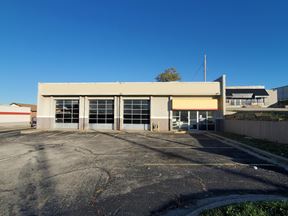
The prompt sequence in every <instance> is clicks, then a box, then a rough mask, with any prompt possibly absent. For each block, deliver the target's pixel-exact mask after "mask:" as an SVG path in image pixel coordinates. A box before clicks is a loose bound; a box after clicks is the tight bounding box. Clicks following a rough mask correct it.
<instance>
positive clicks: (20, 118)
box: [0, 105, 31, 126]
mask: <svg viewBox="0 0 288 216" xmlns="http://www.w3.org/2000/svg"><path fill="white" fill-rule="evenodd" d="M30 114H31V108H30V107H15V106H10V105H0V126H30V121H31V119H30Z"/></svg>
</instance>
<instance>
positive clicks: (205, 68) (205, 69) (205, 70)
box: [204, 52, 207, 82]
mask: <svg viewBox="0 0 288 216" xmlns="http://www.w3.org/2000/svg"><path fill="white" fill-rule="evenodd" d="M206 58H207V56H206V52H205V53H204V82H206V72H207V67H206V64H207V61H206Z"/></svg>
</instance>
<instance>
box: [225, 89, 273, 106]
mask: <svg viewBox="0 0 288 216" xmlns="http://www.w3.org/2000/svg"><path fill="white" fill-rule="evenodd" d="M276 103H277V92H276V91H273V90H266V89H265V87H264V86H229V87H228V86H227V87H226V107H227V108H228V109H229V108H244V107H259V108H261V107H269V106H270V105H273V104H276Z"/></svg>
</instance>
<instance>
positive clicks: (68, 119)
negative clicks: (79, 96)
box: [55, 100, 79, 123]
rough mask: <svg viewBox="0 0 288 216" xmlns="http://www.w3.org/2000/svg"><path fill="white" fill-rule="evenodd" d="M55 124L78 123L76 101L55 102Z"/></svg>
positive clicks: (77, 105)
mask: <svg viewBox="0 0 288 216" xmlns="http://www.w3.org/2000/svg"><path fill="white" fill-rule="evenodd" d="M55 122H56V123H78V122H79V101H78V100H56V114H55Z"/></svg>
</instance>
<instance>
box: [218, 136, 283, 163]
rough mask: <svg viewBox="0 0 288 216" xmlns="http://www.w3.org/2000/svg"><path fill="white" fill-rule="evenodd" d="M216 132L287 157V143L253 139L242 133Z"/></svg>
mask: <svg viewBox="0 0 288 216" xmlns="http://www.w3.org/2000/svg"><path fill="white" fill-rule="evenodd" d="M218 134H219V135H222V136H224V137H227V138H230V139H234V140H236V141H239V142H242V143H244V144H247V145H250V146H253V147H256V148H259V149H262V150H264V151H268V152H270V153H272V154H276V155H279V156H282V157H285V158H288V145H287V144H282V143H276V142H270V141H266V140H261V139H255V138H252V137H247V136H244V135H239V134H233V133H226V132H218Z"/></svg>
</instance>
